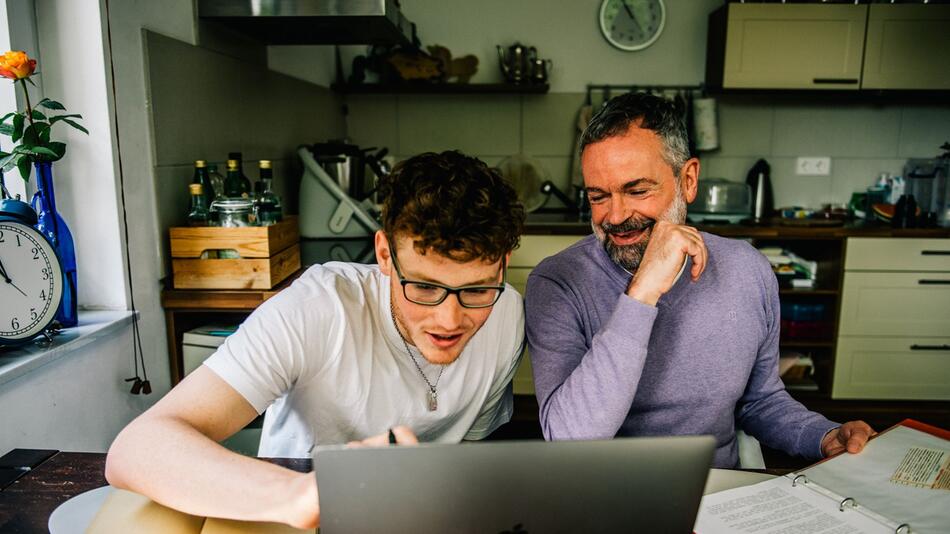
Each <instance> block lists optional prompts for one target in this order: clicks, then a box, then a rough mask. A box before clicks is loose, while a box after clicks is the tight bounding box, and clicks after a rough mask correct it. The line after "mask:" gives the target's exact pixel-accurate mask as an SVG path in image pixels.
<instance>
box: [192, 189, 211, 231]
mask: <svg viewBox="0 0 950 534" xmlns="http://www.w3.org/2000/svg"><path fill="white" fill-rule="evenodd" d="M188 191H189V192H190V193H191V211H190V212H188V226H208V225H209V221H210V219H211V213H210V212H209V211H208V206H209V204H208V197H207V196H206V195H205V193H204V186H202V185H201V184H191V185H189V186H188Z"/></svg>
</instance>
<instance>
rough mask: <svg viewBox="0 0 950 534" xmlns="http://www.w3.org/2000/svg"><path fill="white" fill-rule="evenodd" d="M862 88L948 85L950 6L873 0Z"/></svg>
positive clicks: (946, 87) (869, 18)
mask: <svg viewBox="0 0 950 534" xmlns="http://www.w3.org/2000/svg"><path fill="white" fill-rule="evenodd" d="M870 7H871V11H870V13H869V14H868V38H867V46H866V48H865V57H864V77H863V79H862V82H861V87H862V88H863V89H950V5H910V4H903V5H888V4H873V5H871V6H870Z"/></svg>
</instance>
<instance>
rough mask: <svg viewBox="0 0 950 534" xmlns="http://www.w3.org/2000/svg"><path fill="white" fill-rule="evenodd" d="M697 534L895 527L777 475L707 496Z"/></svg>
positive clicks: (851, 532) (835, 532) (871, 531)
mask: <svg viewBox="0 0 950 534" xmlns="http://www.w3.org/2000/svg"><path fill="white" fill-rule="evenodd" d="M694 530H695V531H696V532H697V533H698V534H719V533H735V532H750V533H752V532H754V533H756V534H788V533H801V532H808V533H815V534H819V533H820V534H857V533H868V534H875V533H881V534H884V533H888V534H892V533H893V532H894V530H893V528H888V526H886V525H883V524H881V523H878V522H876V521H874V520H873V519H871V518H870V517H868V516H865V515H863V514H861V513H859V512H858V511H856V510H852V509H849V508H846V509H845V511H843V512H841V511H839V510H838V503H837V502H835V501H834V500H832V499H829V498H827V497H826V496H824V495H822V494H820V493H817V492H815V491H813V490H812V489H811V488H807V487H805V486H803V485H797V486H792V481H791V480H789V479H787V478H784V477H778V478H775V479H772V480H768V481H766V482H760V483H758V484H754V485H752V486H745V487H742V488H736V489H731V490H727V491H722V492H719V493H714V494H712V495H706V496H705V497H703V500H702V502H701V503H700V505H699V516H698V517H697V519H696V527H695V528H694Z"/></svg>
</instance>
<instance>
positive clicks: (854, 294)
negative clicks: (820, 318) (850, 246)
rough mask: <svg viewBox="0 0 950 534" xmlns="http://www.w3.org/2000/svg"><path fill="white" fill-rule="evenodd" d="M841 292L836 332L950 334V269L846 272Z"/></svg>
mask: <svg viewBox="0 0 950 534" xmlns="http://www.w3.org/2000/svg"><path fill="white" fill-rule="evenodd" d="M922 282H923V283H922ZM842 291H843V292H842V295H841V316H840V318H839V323H838V334H839V335H842V336H849V335H850V336H947V335H950V272H947V273H901V272H890V273H869V272H851V271H849V272H846V273H845V274H844V286H843V290H842Z"/></svg>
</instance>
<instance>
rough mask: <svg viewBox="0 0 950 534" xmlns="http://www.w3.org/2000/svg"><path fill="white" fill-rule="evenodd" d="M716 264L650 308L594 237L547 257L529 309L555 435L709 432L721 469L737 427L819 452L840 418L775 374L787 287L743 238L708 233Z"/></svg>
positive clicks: (532, 280) (545, 424) (544, 423)
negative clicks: (797, 396) (805, 401)
mask: <svg viewBox="0 0 950 534" xmlns="http://www.w3.org/2000/svg"><path fill="white" fill-rule="evenodd" d="M703 239H704V240H705V242H706V246H707V248H708V250H709V264H708V265H707V266H706V270H705V272H704V273H703V275H702V276H701V277H700V279H699V281H698V282H695V283H693V282H692V281H691V279H690V277H689V269H690V266H687V268H686V271H685V272H684V274H683V276H682V277H681V278H680V280H679V281H678V282H677V283H676V285H674V286H673V288H672V289H671V290H670V291H669V292H668V293H667V294H665V295H663V297H661V298H660V301H659V302H658V303H657V306H656V307H653V306H648V305H646V304H643V303H641V302H639V301H637V300H634V299H633V298H630V297H628V296H627V295H626V294H625V291H626V288H627V285H628V284H629V282H630V275H629V274H627V273H626V272H625V271H624V270H623V269H621V268H620V267H619V266H617V265H616V264H614V263H613V262H612V261H611V260H610V258H609V257H608V256H607V254H606V252H604V250H603V248H602V247H601V245H600V243H599V242H598V241H597V239H596V238H595V237H594V236H593V235H591V236H588V237H587V238H585V239H583V240H581V241H580V242H578V243H576V244H575V245H573V246H571V247H570V248H568V249H567V250H564V251H562V252H560V253H559V254H557V255H555V256H552V257H550V258H547V259H546V260H544V261H542V262H541V263H540V264H539V265H538V266H537V268H535V269H534V271H532V273H531V275H530V277H529V278H528V285H527V289H526V292H525V311H526V321H527V323H526V325H527V326H526V327H527V338H528V346H529V348H530V355H531V364H532V366H533V368H534V386H535V390H536V394H537V397H538V404H539V405H540V409H541V414H540V416H541V427H542V429H543V431H544V436H545V438H547V439H549V440H566V439H607V438H611V437H614V436H663V435H686V434H710V435H712V436H714V437H715V438H716V444H717V446H716V455H715V460H714V465H715V466H716V467H735V466H736V465H737V463H738V449H737V446H736V433H735V432H736V428H737V427H738V428H741V429H743V430H745V431H746V432H747V433H748V434H751V435H752V436H755V437H756V438H758V439H759V440H760V441H761V442H762V443H763V444H765V445H767V446H769V447H772V448H775V449H780V450H784V451H786V452H788V453H789V454H793V455H799V456H805V457H808V458H820V457H821V439H822V437H823V436H824V435H825V433H826V432H828V431H829V430H831V429H833V428H835V427H836V426H838V425H837V424H836V423H833V422H831V421H829V420H828V419H825V418H824V417H822V416H821V415H819V414H817V413H815V412H811V411H808V410H807V409H806V408H805V407H804V406H802V405H801V404H800V403H798V402H797V401H795V400H794V399H792V398H791V397H790V396H789V395H788V393H787V392H786V391H785V388H784V387H783V385H782V381H781V380H780V379H779V376H778V340H779V299H778V285H777V283H776V280H775V276H774V275H773V274H772V271H771V268H770V267H769V263H768V261H767V260H766V259H765V258H764V257H763V256H762V255H761V254H760V253H759V252H758V251H756V250H755V249H754V248H753V247H752V246H750V245H749V244H748V243H745V242H743V241H737V240H731V239H724V238H721V237H717V236H714V235H710V234H706V233H704V234H703Z"/></svg>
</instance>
